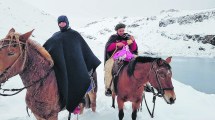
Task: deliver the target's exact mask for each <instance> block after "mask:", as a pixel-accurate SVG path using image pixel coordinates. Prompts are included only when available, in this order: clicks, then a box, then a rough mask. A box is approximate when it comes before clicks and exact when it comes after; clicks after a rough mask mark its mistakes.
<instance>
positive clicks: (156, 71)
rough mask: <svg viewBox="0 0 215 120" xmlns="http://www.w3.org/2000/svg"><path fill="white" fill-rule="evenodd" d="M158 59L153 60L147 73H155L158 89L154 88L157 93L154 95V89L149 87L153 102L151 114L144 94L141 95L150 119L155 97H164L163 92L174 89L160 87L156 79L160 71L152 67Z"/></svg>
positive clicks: (152, 114)
mask: <svg viewBox="0 0 215 120" xmlns="http://www.w3.org/2000/svg"><path fill="white" fill-rule="evenodd" d="M158 60H159V59H156V60H154V61H153V62H152V63H151V68H150V71H149V73H150V72H151V71H153V72H154V73H155V75H156V82H157V84H158V87H159V88H156V89H157V91H158V92H157V93H155V90H154V88H153V87H152V86H151V88H150V89H151V90H150V91H151V92H152V93H153V100H152V102H153V109H152V112H151V111H150V110H149V107H148V104H147V102H146V98H145V94H143V98H144V101H145V104H146V108H147V110H148V112H149V115H150V116H151V118H153V117H154V110H155V101H156V97H157V96H158V97H164V90H173V89H174V87H169V88H164V87H162V85H161V82H160V79H159V77H158V71H159V70H160V69H158V70H156V68H155V67H154V64H157V61H158ZM149 73H148V75H149ZM148 75H147V77H148ZM141 110H142V102H141Z"/></svg>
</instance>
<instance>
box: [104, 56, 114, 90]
mask: <svg viewBox="0 0 215 120" xmlns="http://www.w3.org/2000/svg"><path fill="white" fill-rule="evenodd" d="M113 64H114V59H113V58H109V59H108V60H107V61H106V63H105V66H104V72H105V74H104V83H105V89H106V90H107V89H108V88H110V89H111V90H112V91H113V90H114V85H113V81H112V78H113V76H112V68H113Z"/></svg>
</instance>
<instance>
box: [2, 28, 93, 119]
mask: <svg viewBox="0 0 215 120" xmlns="http://www.w3.org/2000/svg"><path fill="white" fill-rule="evenodd" d="M32 32H33V30H32V31H30V32H27V33H25V34H18V33H16V32H15V30H14V29H13V28H12V29H11V30H10V31H9V33H8V35H7V36H6V37H5V38H4V39H2V40H1V41H0V89H1V83H4V82H6V81H7V80H8V79H9V78H11V77H13V76H15V75H17V74H19V75H20V77H21V79H22V82H23V84H24V86H25V87H24V88H26V89H27V93H26V104H27V107H28V108H29V109H31V111H32V112H33V114H34V116H35V117H36V118H37V120H57V119H58V113H59V112H60V111H61V108H60V103H59V94H58V87H57V81H56V77H55V72H54V69H53V65H54V63H53V61H52V58H51V56H50V55H49V53H48V52H47V51H46V50H45V49H44V48H43V47H42V46H41V45H40V44H38V43H36V42H35V41H33V40H31V39H29V37H30V36H31V34H32ZM93 78H94V82H95V84H96V86H95V88H94V91H91V92H89V93H88V94H87V96H88V97H89V99H90V102H91V108H92V110H93V111H95V109H96V92H97V80H96V79H97V78H96V73H95V74H94V75H93ZM1 95H3V94H1Z"/></svg>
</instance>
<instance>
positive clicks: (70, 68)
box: [44, 29, 101, 112]
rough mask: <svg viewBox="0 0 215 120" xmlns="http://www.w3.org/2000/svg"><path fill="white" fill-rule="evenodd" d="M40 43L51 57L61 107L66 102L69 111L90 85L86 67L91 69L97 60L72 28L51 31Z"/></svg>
mask: <svg viewBox="0 0 215 120" xmlns="http://www.w3.org/2000/svg"><path fill="white" fill-rule="evenodd" d="M44 47H45V49H46V50H47V51H48V52H49V53H50V55H51V56H52V59H53V61H54V71H55V74H56V78H57V83H58V89H59V95H60V102H61V108H63V107H65V106H66V109H67V110H68V111H70V112H73V111H74V109H75V108H76V107H77V106H78V104H79V102H80V101H81V100H82V98H83V97H84V95H85V93H86V91H87V89H88V87H89V85H90V77H89V74H88V71H90V70H92V69H93V70H95V69H96V68H97V67H98V66H99V64H100V63H101V62H100V60H99V59H98V58H97V57H96V56H95V55H94V54H93V52H92V51H91V49H90V48H89V46H88V45H87V43H86V42H85V40H84V39H83V38H82V36H81V35H80V34H79V33H78V32H76V31H74V30H72V29H68V30H67V31H65V32H57V33H55V34H54V35H53V36H52V37H51V38H50V39H48V40H47V42H46V43H45V44H44Z"/></svg>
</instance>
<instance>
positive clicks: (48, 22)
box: [0, 0, 215, 120]
mask: <svg viewBox="0 0 215 120" xmlns="http://www.w3.org/2000/svg"><path fill="white" fill-rule="evenodd" d="M205 11H207V10H205ZM209 11H211V10H209ZM198 12H201V11H182V12H181V13H180V11H179V12H178V16H181V15H182V16H184V15H186V14H193V13H198ZM167 14H171V13H165V12H163V13H161V14H160V15H158V16H155V17H149V18H144V17H135V18H130V17H115V18H103V19H99V20H97V21H96V22H89V23H91V24H88V25H86V26H85V27H82V28H79V29H77V30H78V31H79V32H81V34H82V35H83V36H84V38H85V40H86V41H87V43H88V44H89V46H90V47H91V48H92V50H93V52H94V53H95V54H96V56H97V57H98V58H99V59H100V60H101V61H103V56H104V52H103V51H104V45H105V43H106V41H107V40H108V38H109V36H110V35H111V34H114V33H115V31H114V26H115V25H116V24H117V23H118V22H123V23H125V24H127V25H128V27H127V29H126V30H127V32H128V33H131V34H132V35H134V36H135V39H136V41H137V43H138V46H139V51H140V54H144V53H146V52H147V53H150V54H154V55H155V56H197V57H214V56H215V49H214V46H212V45H211V44H202V43H198V42H196V41H191V40H190V41H184V40H181V39H179V40H171V39H168V38H166V37H163V36H161V33H162V32H166V33H168V34H176V33H183V32H184V33H187V32H188V33H189V31H192V32H193V33H198V34H215V32H214V31H213V26H215V20H214V18H211V19H208V20H205V21H203V22H202V23H193V24H187V25H183V26H180V25H177V24H172V25H169V26H167V27H163V28H161V27H159V21H160V20H161V19H164V18H166V16H169V15H167ZM174 17H176V16H174ZM0 20H1V26H0V38H3V37H4V36H5V35H6V34H7V32H8V30H9V29H10V28H11V27H14V28H15V29H16V30H17V32H21V33H25V32H27V31H30V30H32V29H35V31H34V33H33V35H34V37H31V38H32V39H33V40H36V41H38V42H39V43H41V44H43V43H44V42H45V40H47V39H48V38H49V37H50V36H51V35H52V34H53V33H54V32H55V31H58V27H57V23H56V18H55V17H52V16H51V15H49V14H47V13H45V12H43V11H40V10H38V9H36V8H33V7H32V6H29V5H27V4H26V3H24V2H22V1H19V2H14V0H0ZM71 24H72V23H71ZM129 26H130V27H129ZM132 26H133V27H132ZM135 26H137V27H135ZM204 28H205V29H204ZM206 28H207V29H206ZM198 29H199V30H198ZM201 31H202V32H201ZM187 46H191V49H187ZM200 46H202V47H204V48H205V49H206V50H205V51H199V50H198V48H199V47H200ZM97 73H98V87H99V89H98V93H97V95H98V97H97V110H96V113H93V112H91V110H89V109H88V110H85V111H84V114H83V115H80V116H79V120H101V119H103V120H117V119H118V110H117V109H113V108H111V98H110V97H106V96H105V95H104V83H103V76H104V75H103V74H104V73H103V63H102V64H101V65H100V66H99V67H98V69H97ZM173 85H174V87H175V93H176V97H177V99H176V103H175V104H173V105H167V104H166V103H165V101H164V100H163V99H162V98H158V99H157V101H156V109H155V118H154V120H214V119H215V115H214V111H215V107H214V106H215V95H214V94H211V95H209V94H205V93H201V92H198V91H196V90H194V89H193V88H192V87H190V86H187V85H185V84H182V83H180V82H178V81H176V80H175V79H174V78H173ZM22 86H23V85H22V82H21V80H20V78H19V76H15V77H13V78H11V79H10V80H9V81H8V82H7V83H5V85H4V86H3V87H4V88H21V87H22ZM146 96H147V100H148V101H149V106H151V107H152V103H151V100H152V96H151V94H149V93H147V94H146ZM131 111H132V109H131V104H130V103H126V105H125V111H124V112H125V117H124V120H131ZM30 115H31V117H28V116H27V113H26V105H25V91H23V92H21V93H19V94H18V95H15V96H12V97H2V96H0V119H1V120H35V118H34V116H33V114H32V113H31V112H30ZM67 116H68V113H67V111H62V112H60V114H59V119H60V120H65V119H67ZM76 117H77V116H75V115H72V120H75V119H76ZM137 119H138V120H148V119H150V116H149V114H148V112H147V110H146V107H145V105H143V111H142V112H138V117H137Z"/></svg>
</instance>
